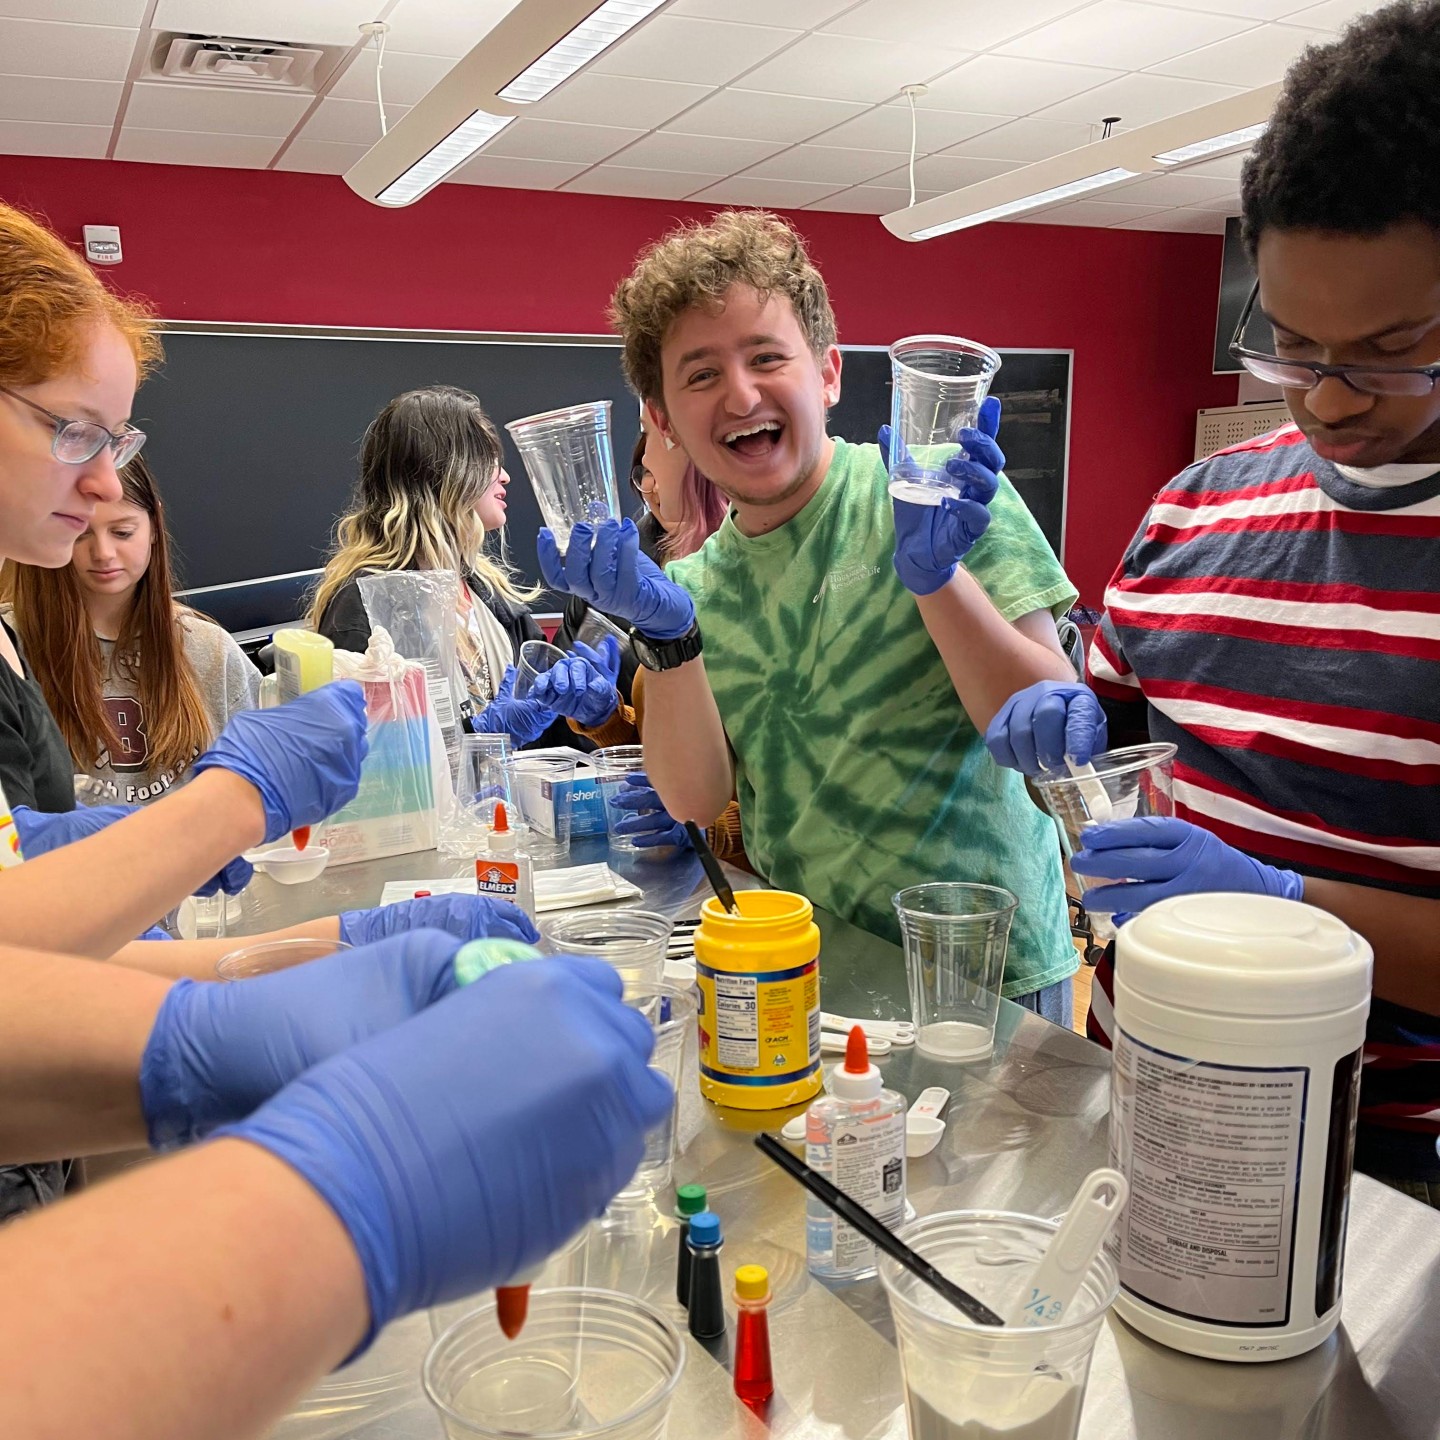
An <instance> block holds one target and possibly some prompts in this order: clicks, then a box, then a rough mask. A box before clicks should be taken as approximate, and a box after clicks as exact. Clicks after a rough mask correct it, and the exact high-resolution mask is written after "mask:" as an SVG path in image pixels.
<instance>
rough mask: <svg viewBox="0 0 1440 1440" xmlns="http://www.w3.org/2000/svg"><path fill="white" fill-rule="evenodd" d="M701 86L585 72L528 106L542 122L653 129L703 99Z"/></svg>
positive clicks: (705, 89)
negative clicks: (572, 122) (552, 121)
mask: <svg viewBox="0 0 1440 1440" xmlns="http://www.w3.org/2000/svg"><path fill="white" fill-rule="evenodd" d="M709 93H710V91H709V90H708V89H707V88H706V87H705V86H704V85H677V84H675V83H674V82H673V81H669V80H632V79H630V78H628V77H625V76H620V75H597V74H595V73H594V72H593V71H590V70H586V71H584V72H582V73H581V74H579V75H577V76H576V77H575V78H574V79H573V80H568V81H566V83H565V84H564V85H562V86H561V87H560V88H559V89H558V90H556V91H554V92H553V93H552V94H550V95H547V96H546V97H545V98H544V99H543V100H541V101H538V102H537V103H536V104H535V105H533V106H532V107H531V109H532V110H533V111H534V113H535V115H536V116H537V117H538V118H540V119H543V120H571V121H574V122H575V123H576V124H579V125H628V126H631V127H633V128H635V129H638V130H654V129H657V128H658V127H659V126H661V125H663V124H664V123H665V122H666V121H667V120H669V119H671V118H672V117H673V116H675V115H678V114H679V113H680V111H682V110H684V109H686V108H687V107H688V106H690V105H693V104H694V103H695V102H696V101H697V100H702V99H704V97H705V96H706V95H708V94H709Z"/></svg>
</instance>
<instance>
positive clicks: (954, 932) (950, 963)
mask: <svg viewBox="0 0 1440 1440" xmlns="http://www.w3.org/2000/svg"><path fill="white" fill-rule="evenodd" d="M1019 903H1020V902H1019V901H1018V900H1016V898H1015V896H1013V895H1012V894H1011V893H1010V892H1009V891H1008V890H1003V889H1001V888H1000V886H998V885H969V884H963V883H959V882H936V883H932V884H929V885H912V886H911V887H910V888H909V889H908V890H901V891H900V892H899V894H897V895H896V896H895V897H894V899H893V904H894V906H895V914H896V916H897V917H898V918H899V921H900V940H901V944H902V945H903V946H904V950H905V973H906V978H907V979H908V981H909V984H910V1010H911V1014H912V1016H913V1018H914V1021H915V1047H916V1049H918V1050H920V1051H922V1052H923V1053H924V1054H926V1055H930V1056H933V1057H934V1058H936V1059H939V1060H957V1061H966V1060H983V1059H984V1058H985V1057H986V1056H988V1055H989V1054H990V1053H991V1051H992V1050H993V1049H994V1048H995V1021H996V1017H997V1015H998V1014H999V1010H1000V981H1001V977H1002V976H1003V974H1004V973H1005V950H1006V947H1007V945H1008V944H1009V940H1010V922H1011V920H1012V919H1013V918H1014V915H1015V910H1016V907H1017V906H1018V904H1019Z"/></svg>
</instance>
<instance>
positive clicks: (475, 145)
mask: <svg viewBox="0 0 1440 1440" xmlns="http://www.w3.org/2000/svg"><path fill="white" fill-rule="evenodd" d="M514 118H515V117H514V116H513V115H489V114H487V113H486V112H485V111H484V110H477V111H476V112H475V113H474V114H473V115H472V116H470V118H469V119H468V120H464V121H462V122H461V123H460V124H459V125H457V126H456V127H455V128H454V129H453V130H452V131H451V132H450V133H449V134H448V135H447V136H446V137H445V138H444V139H443V140H442V141H441V142H440V143H439V144H438V145H435V146H432V147H431V148H430V149H429V150H427V151H426V152H425V154H423V155H422V156H421V157H420V158H419V159H418V160H417V161H416V162H415V163H414V164H413V165H412V166H411V167H410V168H409V169H408V170H407V171H405V173H404V174H403V175H401V176H400V177H399V178H398V179H397V180H395V181H393V182H392V183H391V184H389V185H387V186H386V187H385V189H383V190H382V191H381V192H380V193H379V195H377V196H376V197H375V199H376V202H377V203H378V204H380V205H409V204H410V203H411V202H412V201H414V200H418V199H419V198H420V197H421V196H422V195H423V194H425V192H426V191H427V190H430V189H433V188H434V187H435V186H436V185H438V184H439V183H440V182H441V181H442V180H443V179H444V178H445V177H446V176H447V175H449V174H450V173H451V171H453V170H456V169H458V168H459V167H460V166H461V165H463V164H464V163H465V162H466V161H467V160H468V159H469V158H470V157H471V156H472V155H473V154H474V153H475V152H476V151H477V150H478V149H479V148H480V147H481V146H482V145H483V144H485V142H486V141H487V140H493V139H494V138H495V136H497V135H498V134H499V133H500V132H501V131H502V130H503V129H504V128H505V127H506V126H507V125H508V124H509V123H510V122H511V121H512V120H513V119H514Z"/></svg>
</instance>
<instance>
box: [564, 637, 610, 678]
mask: <svg viewBox="0 0 1440 1440" xmlns="http://www.w3.org/2000/svg"><path fill="white" fill-rule="evenodd" d="M570 648H571V650H572V651H573V652H574V653H575V654H576V655H579V656H580V657H581V658H582V659H585V660H588V661H589V662H590V663H591V664H592V665H593V666H594V667H595V668H596V669H597V670H598V671H599V672H600V673H601V674H602V675H603V676H604V677H605V678H606V679H607V680H608V681H609V682H610V683H611V684H612V685H617V684H619V682H620V642H619V641H618V640H617V639H616V638H615V637H614V636H613V635H606V636H603V637H602V638H601V641H600V646H599V648H598V649H593V650H592V649H591V648H590V646H588V645H587V644H586V643H585V642H584V641H583V640H572V641H571V642H570Z"/></svg>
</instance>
